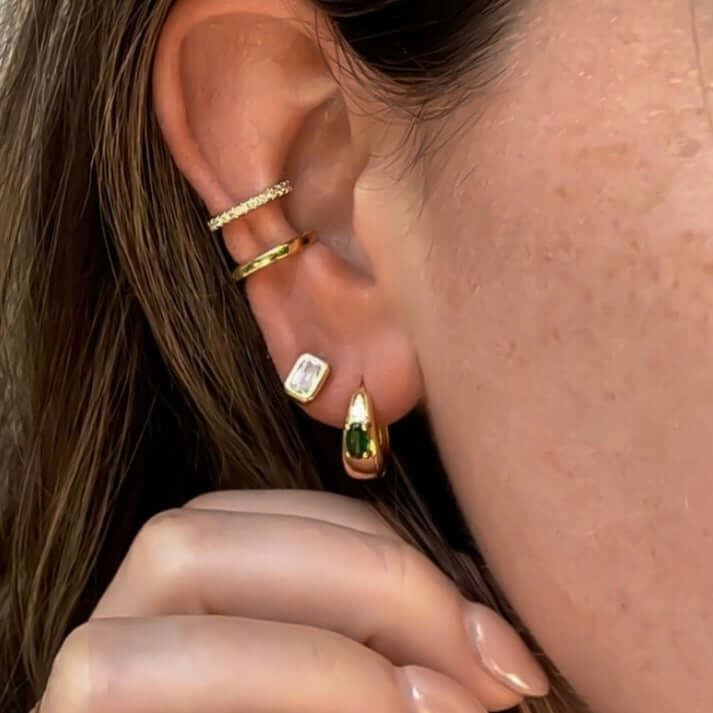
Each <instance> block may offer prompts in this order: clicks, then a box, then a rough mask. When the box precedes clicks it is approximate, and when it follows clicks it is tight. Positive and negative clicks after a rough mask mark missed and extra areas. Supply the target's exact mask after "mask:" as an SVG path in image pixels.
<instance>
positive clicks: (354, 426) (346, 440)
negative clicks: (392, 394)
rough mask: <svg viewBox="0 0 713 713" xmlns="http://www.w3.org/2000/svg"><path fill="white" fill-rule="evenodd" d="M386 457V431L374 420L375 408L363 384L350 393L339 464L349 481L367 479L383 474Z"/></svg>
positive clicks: (387, 449) (387, 448) (387, 446)
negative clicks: (342, 466)
mask: <svg viewBox="0 0 713 713" xmlns="http://www.w3.org/2000/svg"><path fill="white" fill-rule="evenodd" d="M388 455H389V431H388V429H387V428H385V427H383V426H379V425H377V424H376V422H375V421H374V409H373V406H372V403H371V398H370V396H369V393H368V392H367V390H366V387H365V386H364V382H362V384H361V386H360V387H359V389H357V391H355V392H354V394H352V397H351V399H350V400H349V406H348V408H347V416H346V420H345V421H344V431H343V433H342V461H343V463H344V468H345V470H346V471H347V473H348V474H349V475H350V476H351V477H352V478H358V479H360V480H367V479H371V478H380V477H382V476H383V475H384V470H385V468H386V462H387V459H388Z"/></svg>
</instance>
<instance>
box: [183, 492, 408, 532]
mask: <svg viewBox="0 0 713 713" xmlns="http://www.w3.org/2000/svg"><path fill="white" fill-rule="evenodd" d="M184 507H186V508H193V509H203V510H229V511H232V512H254V513H272V514H273V515H298V516H300V517H310V518H313V519H315V520H322V521H324V522H331V523H333V524H335V525H342V526H344V527H350V528H352V529H353V530H361V531H363V532H371V533H372V534H374V535H384V536H385V537H395V538H397V539H401V538H400V537H399V535H398V534H397V533H396V532H394V530H393V529H392V528H391V526H390V525H389V524H388V523H387V522H386V520H384V518H383V517H382V516H381V515H380V514H379V513H378V512H377V511H376V509H375V508H374V507H373V506H372V505H370V504H369V503H366V502H364V501H363V500H357V499H356V498H349V497H346V496H344V495H338V494H337V493H328V492H324V491H319V490H285V489H282V490H279V489H274V490H216V491H214V492H210V493H206V494H205V495H200V496H198V497H197V498H194V499H193V500H190V501H189V502H188V503H186V505H185V506H184Z"/></svg>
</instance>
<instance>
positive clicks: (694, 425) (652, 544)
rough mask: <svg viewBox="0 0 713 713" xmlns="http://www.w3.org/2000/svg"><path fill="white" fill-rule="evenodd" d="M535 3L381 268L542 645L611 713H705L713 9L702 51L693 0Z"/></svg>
mask: <svg viewBox="0 0 713 713" xmlns="http://www.w3.org/2000/svg"><path fill="white" fill-rule="evenodd" d="M537 5H538V8H537V13H538V14H537V16H536V17H534V16H531V17H529V18H528V21H527V22H526V23H525V26H524V28H523V42H522V45H521V47H520V49H519V51H518V52H517V54H516V55H514V56H513V57H512V65H511V68H512V72H513V75H512V77H511V79H510V81H509V82H508V83H507V84H506V86H505V88H504V90H503V92H502V93H501V94H500V96H497V97H495V98H493V99H492V101H489V102H486V103H485V112H484V116H483V117H482V119H481V120H480V121H478V122H477V123H476V124H475V125H474V126H473V129H472V130H471V131H470V132H469V133H468V136H467V138H465V139H464V140H463V141H462V143H461V144H460V146H461V148H460V150H458V151H449V150H448V149H446V152H445V153H446V156H445V157H444V158H445V160H444V161H443V162H442V163H439V162H437V164H436V166H435V167H434V171H437V175H433V176H431V175H430V174H429V178H430V179H431V181H430V184H431V185H432V186H434V191H433V193H432V194H431V195H427V196H425V201H426V206H425V210H424V211H423V217H422V219H419V220H418V222H417V223H416V225H415V227H413V228H412V229H411V232H410V234H409V238H408V239H409V241H410V242H409V250H408V251H407V252H406V253H405V252H404V250H403V243H399V244H397V243H396V242H395V241H393V240H390V239H389V235H388V234H387V233H386V232H385V231H384V230H383V229H381V230H380V228H379V226H380V225H384V224H385V221H384V216H383V214H382V215H381V216H379V215H378V213H377V212H375V213H374V221H373V223H372V224H371V225H370V226H369V228H370V229H372V230H373V231H375V232H376V233H377V234H376V235H375V236H374V240H376V241H380V243H379V251H384V252H385V253H386V258H385V260H384V262H383V264H379V265H377V266H376V268H375V269H376V270H379V268H380V267H382V268H383V269H382V270H381V272H380V279H382V280H383V284H384V285H385V288H384V289H388V291H389V294H390V295H391V296H392V298H393V304H394V305H395V309H396V310H398V314H399V315H400V317H401V318H403V319H404V320H405V321H406V322H407V323H408V325H409V330H410V333H411V334H412V335H413V339H414V342H415V344H416V350H417V352H418V355H419V362H420V364H421V366H422V369H423V373H424V378H425V383H426V393H427V401H428V406H429V412H430V415H431V417H432V421H433V424H434V427H435V430H436V433H437V435H438V438H439V444H440V446H441V449H442V453H443V454H444V458H445V461H446V464H447V466H448V469H449V473H450V475H451V477H452V481H453V484H454V487H455V489H456V492H457V495H458V497H459V500H460V502H461V503H462V506H463V509H464V511H465V513H466V515H467V518H468V521H469V523H470V525H471V527H472V530H473V532H474V533H475V535H476V537H477V540H478V542H479V543H480V546H481V547H482V549H483V551H484V553H485V556H486V559H487V560H488V562H489V564H490V565H491V567H492V568H493V571H494V572H495V575H496V577H497V578H498V580H499V581H500V582H501V584H502V585H503V586H504V588H505V590H506V592H507V593H508V595H509V596H510V598H511V600H512V602H513V604H514V605H515V607H516V608H517V609H518V611H519V612H520V613H521V614H522V616H523V617H524V618H525V620H526V621H527V622H528V624H529V625H530V626H531V628H532V630H533V632H534V633H535V635H536V636H537V638H538V639H539V641H540V643H541V644H542V645H543V647H544V648H545V650H546V651H547V652H548V653H549V654H550V655H551V656H552V657H553V659H554V660H555V662H556V663H557V664H558V665H559V666H560V668H561V670H562V671H563V673H564V674H565V676H567V677H568V679H569V680H570V681H571V682H572V683H573V685H574V686H575V688H576V689H577V690H578V692H580V694H581V695H582V697H583V698H584V699H585V700H586V701H587V702H588V703H590V705H591V706H592V708H593V710H594V711H596V712H597V713H625V712H626V711H647V712H648V713H659V712H661V713H664V712H665V711H672V710H688V711H696V712H697V713H698V712H700V713H703V712H704V711H707V710H711V707H713V685H712V683H711V679H710V661H711V659H712V658H713V604H711V602H712V601H713V597H712V596H711V595H713V566H711V553H712V552H713V529H712V528H711V520H710V513H711V512H713V486H712V485H711V477H710V476H711V468H712V467H713V454H712V453H711V450H710V447H709V444H710V443H711V439H712V438H713V419H711V417H710V404H711V403H713V380H712V379H711V376H710V368H709V365H710V364H711V361H712V360H713V341H712V339H711V328H710V314H711V307H712V306H713V288H712V287H711V274H712V270H713V242H712V240H711V238H713V228H712V226H713V202H711V200H710V195H711V194H710V190H711V186H712V185H713V141H712V139H713V135H712V132H711V127H712V125H711V118H710V114H709V106H710V105H709V102H710V98H711V84H710V75H708V76H706V75H705V71H706V70H708V69H709V68H710V62H711V56H713V55H712V54H711V38H712V37H713V35H711V34H710V8H709V9H708V11H707V12H708V17H707V19H706V18H705V17H704V16H703V12H704V9H703V3H697V4H694V6H695V9H696V11H697V13H698V15H699V22H698V27H697V31H698V39H697V40H696V41H697V43H698V47H697V46H696V42H694V38H693V36H692V17H691V11H692V10H691V5H690V4H689V3H688V2H672V1H668V2H648V1H647V2H638V1H636V0H633V1H631V2H627V3H625V4H621V3H613V2H596V3H583V2H562V1H554V0H553V1H552V2H544V3H537ZM704 23H707V24H706V25H705V26H704ZM463 146H465V147H467V153H464V152H463V149H462V147H463ZM474 167H475V168H474ZM454 187H455V188H454ZM389 198H390V196H388V195H384V196H383V202H381V203H380V206H379V208H380V209H381V211H382V213H383V211H386V210H387V206H388V201H389ZM364 212H365V213H366V212H368V211H367V209H366V208H364ZM446 236H447V237H446ZM381 241H383V242H381ZM384 245H386V246H387V247H386V248H384ZM426 251H427V255H426V254H425V253H426ZM373 254H374V255H375V256H376V255H377V252H376V250H374V251H373ZM386 261H388V263H387V262H386ZM375 264H376V263H375ZM414 276H415V277H417V278H420V277H421V276H422V277H423V281H418V283H417V281H416V280H414V279H413V278H414Z"/></svg>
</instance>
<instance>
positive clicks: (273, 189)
mask: <svg viewBox="0 0 713 713" xmlns="http://www.w3.org/2000/svg"><path fill="white" fill-rule="evenodd" d="M292 190H293V189H292V184H291V183H290V182H289V181H280V182H279V183H276V184H275V185H274V186H270V187H269V188H266V189H265V190H264V191H261V192H260V193H258V194H257V195H256V196H252V198H248V199H247V200H246V201H243V202H242V203H238V204H237V205H234V206H233V207H232V208H228V210H226V211H224V212H223V213H220V214H219V215H216V216H214V217H212V218H211V219H210V220H209V221H208V227H209V228H210V231H211V232H212V233H214V232H215V231H216V230H220V229H221V228H222V227H223V226H224V225H227V224H228V223H230V222H231V221H233V220H236V219H237V218H242V217H243V216H244V215H247V214H248V213H250V212H251V211H253V210H255V209H256V208H259V207H260V206H263V205H265V204H266V203H269V202H270V201H274V200H275V199H276V198H281V197H282V196H286V195H287V194H288V193H291V192H292Z"/></svg>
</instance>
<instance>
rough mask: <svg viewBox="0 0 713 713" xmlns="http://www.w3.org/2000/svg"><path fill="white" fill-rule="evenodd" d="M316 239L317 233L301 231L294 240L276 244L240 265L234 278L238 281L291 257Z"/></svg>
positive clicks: (234, 272) (235, 271) (234, 273)
mask: <svg viewBox="0 0 713 713" xmlns="http://www.w3.org/2000/svg"><path fill="white" fill-rule="evenodd" d="M316 240H317V233H314V232H308V233H301V234H300V235H297V236H296V237H294V238H292V240H288V241H287V242H286V243H280V245H276V246H275V247H274V248H270V249H269V250H266V251H265V252H264V253H260V255H258V256H257V257H254V258H253V259H252V260H250V262H246V263H244V264H243V265H238V266H237V267H236V268H235V270H234V271H233V279H234V280H235V281H236V282H240V281H241V280H244V279H245V278H247V277H250V275H252V274H254V273H256V272H258V271H259V270H263V269H265V268H266V267H270V265H273V264H274V263H276V262H279V261H280V260H284V259H286V258H288V257H290V255H294V254H295V253H297V252H299V251H300V250H302V249H303V248H306V247H307V246H308V245H311V244H312V243H313V242H315V241H316Z"/></svg>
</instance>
